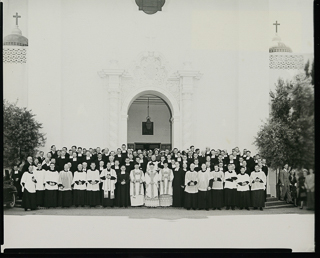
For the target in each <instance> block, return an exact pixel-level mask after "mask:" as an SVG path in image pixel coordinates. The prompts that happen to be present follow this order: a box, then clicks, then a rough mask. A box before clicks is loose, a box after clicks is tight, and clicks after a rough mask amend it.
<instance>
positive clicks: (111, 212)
mask: <svg viewBox="0 0 320 258" xmlns="http://www.w3.org/2000/svg"><path fill="white" fill-rule="evenodd" d="M267 214H314V211H309V210H306V208H304V209H303V210H300V209H299V208H297V207H292V208H277V209H264V210H263V211H260V210H250V211H247V210H238V209H236V210H234V211H233V210H225V209H223V210H221V211H220V210H209V211H206V210H195V211H194V210H185V209H183V208H172V207H170V208H160V207H158V208H147V207H129V208H102V207H100V208H99V207H97V208H88V207H84V208H82V207H81V208H79V207H78V208H75V207H71V208H50V209H40V210H35V211H24V209H23V208H20V207H15V208H6V207H4V215H17V216H25V215H61V216H90V215H91V216H125V217H129V218H131V219H142V218H144V219H148V218H156V219H164V220H178V219H183V218H187V219H203V218H207V217H211V216H226V215H267Z"/></svg>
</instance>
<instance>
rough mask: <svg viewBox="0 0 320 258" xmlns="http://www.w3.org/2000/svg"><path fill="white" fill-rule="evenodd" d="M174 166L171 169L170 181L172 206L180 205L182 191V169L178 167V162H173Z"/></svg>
mask: <svg viewBox="0 0 320 258" xmlns="http://www.w3.org/2000/svg"><path fill="white" fill-rule="evenodd" d="M175 165H176V167H175V168H174V169H173V176H174V177H173V181H172V187H173V193H172V198H173V202H172V206H173V207H182V205H183V203H182V196H183V192H184V188H183V186H184V171H183V169H182V168H180V163H179V162H176V163H175Z"/></svg>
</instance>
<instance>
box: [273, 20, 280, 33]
mask: <svg viewBox="0 0 320 258" xmlns="http://www.w3.org/2000/svg"><path fill="white" fill-rule="evenodd" d="M273 25H276V33H277V32H278V25H280V23H278V21H276V23H274V24H273Z"/></svg>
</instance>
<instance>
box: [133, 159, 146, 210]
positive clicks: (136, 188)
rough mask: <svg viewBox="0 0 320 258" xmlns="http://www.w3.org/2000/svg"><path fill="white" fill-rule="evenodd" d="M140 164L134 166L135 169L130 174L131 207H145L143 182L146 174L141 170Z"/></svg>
mask: <svg viewBox="0 0 320 258" xmlns="http://www.w3.org/2000/svg"><path fill="white" fill-rule="evenodd" d="M139 166H140V163H138V162H136V163H135V164H134V169H133V170H132V171H131V172H130V201H131V206H143V205H144V190H143V182H144V181H145V179H144V173H143V171H142V170H141V169H139Z"/></svg>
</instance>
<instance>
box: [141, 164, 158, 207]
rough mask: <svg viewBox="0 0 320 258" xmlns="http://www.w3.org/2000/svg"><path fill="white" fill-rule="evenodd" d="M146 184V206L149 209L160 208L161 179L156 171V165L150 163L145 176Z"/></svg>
mask: <svg viewBox="0 0 320 258" xmlns="http://www.w3.org/2000/svg"><path fill="white" fill-rule="evenodd" d="M144 177H145V182H146V195H145V206H147V207H158V206H159V195H158V185H159V181H160V177H159V174H158V172H157V171H156V170H155V166H154V163H153V162H151V163H149V168H148V169H147V171H146V173H145V175H144Z"/></svg>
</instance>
